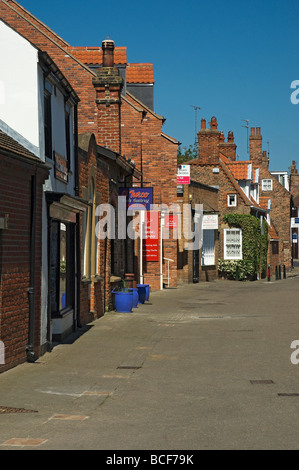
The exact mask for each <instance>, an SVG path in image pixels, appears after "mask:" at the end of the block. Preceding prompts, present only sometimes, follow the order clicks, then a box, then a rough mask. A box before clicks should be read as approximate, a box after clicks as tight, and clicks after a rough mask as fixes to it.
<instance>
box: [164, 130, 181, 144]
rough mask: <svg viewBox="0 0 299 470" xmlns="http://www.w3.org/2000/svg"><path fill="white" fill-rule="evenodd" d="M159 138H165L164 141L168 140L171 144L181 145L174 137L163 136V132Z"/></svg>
mask: <svg viewBox="0 0 299 470" xmlns="http://www.w3.org/2000/svg"><path fill="white" fill-rule="evenodd" d="M161 136H162V137H165V139H167V140H170V141H171V142H172V143H173V144H177V145H181V143H182V142H180V141H179V140H177V139H175V138H174V137H170V136H169V135H167V134H165V133H164V132H161Z"/></svg>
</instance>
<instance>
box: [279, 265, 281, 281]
mask: <svg viewBox="0 0 299 470" xmlns="http://www.w3.org/2000/svg"><path fill="white" fill-rule="evenodd" d="M278 269H279V279H281V265H279V268H278Z"/></svg>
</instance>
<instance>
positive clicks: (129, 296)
mask: <svg viewBox="0 0 299 470" xmlns="http://www.w3.org/2000/svg"><path fill="white" fill-rule="evenodd" d="M113 293H114V305H115V309H116V311H117V312H119V313H130V312H132V308H133V291H132V290H129V291H128V292H122V291H120V292H117V291H114V292H113Z"/></svg>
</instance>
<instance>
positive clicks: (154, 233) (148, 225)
mask: <svg viewBox="0 0 299 470" xmlns="http://www.w3.org/2000/svg"><path fill="white" fill-rule="evenodd" d="M144 225H145V240H144V241H143V256H144V258H145V260H146V261H159V212H154V211H146V213H145V224H144Z"/></svg>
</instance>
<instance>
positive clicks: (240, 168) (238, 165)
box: [226, 161, 251, 180]
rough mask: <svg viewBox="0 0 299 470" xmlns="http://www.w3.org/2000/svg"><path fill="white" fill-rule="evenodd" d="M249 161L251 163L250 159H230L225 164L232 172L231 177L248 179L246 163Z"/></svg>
mask: <svg viewBox="0 0 299 470" xmlns="http://www.w3.org/2000/svg"><path fill="white" fill-rule="evenodd" d="M250 163H251V162H250V161H242V162H241V161H238V162H232V161H230V162H229V163H226V165H227V167H228V168H229V169H230V171H231V172H232V174H233V177H234V178H236V180H247V179H248V165H249V164H250Z"/></svg>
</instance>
